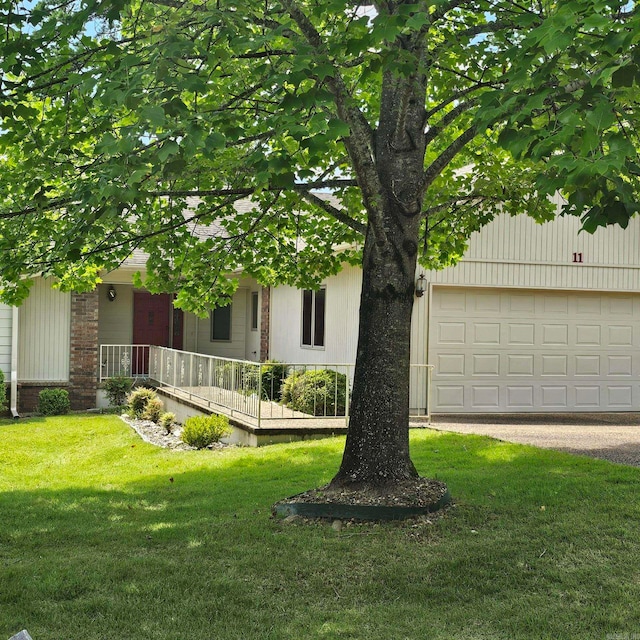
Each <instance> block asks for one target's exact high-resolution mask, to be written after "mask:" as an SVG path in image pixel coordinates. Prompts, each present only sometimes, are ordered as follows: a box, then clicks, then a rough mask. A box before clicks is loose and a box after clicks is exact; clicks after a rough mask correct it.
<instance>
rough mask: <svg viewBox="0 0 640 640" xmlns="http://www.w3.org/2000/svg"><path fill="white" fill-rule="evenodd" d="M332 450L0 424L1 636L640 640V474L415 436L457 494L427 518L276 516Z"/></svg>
mask: <svg viewBox="0 0 640 640" xmlns="http://www.w3.org/2000/svg"><path fill="white" fill-rule="evenodd" d="M558 428H562V427H558ZM342 445H343V439H341V438H335V439H328V440H320V441H314V442H306V443H295V444H290V445H275V446H271V447H264V448H261V449H230V450H227V451H222V452H211V451H204V452H196V451H194V452H171V451H166V450H161V449H157V448H155V447H153V446H151V445H148V444H146V443H144V442H142V441H141V440H140V439H139V438H137V436H135V434H134V433H133V432H132V431H131V430H130V429H129V427H127V426H126V425H124V424H123V423H122V422H121V421H120V420H119V419H118V418H117V417H114V416H73V417H60V418H48V419H33V420H22V421H20V422H17V423H9V422H3V423H0V639H4V638H9V637H10V636H11V635H12V634H14V633H17V632H18V631H19V630H20V629H22V628H27V629H28V630H29V632H30V633H31V635H32V636H33V638H34V640H50V639H51V640H53V639H55V640H72V639H75V638H78V639H80V638H81V639H82V640H93V639H97V638H101V639H105V640H121V639H122V640H138V639H140V640H150V639H153V640H155V639H164V640H181V639H189V640H192V639H193V640H200V639H213V638H216V639H217V638H220V639H225V640H226V639H235V638H238V639H240V638H242V639H253V638H273V639H275V638H281V639H287V640H289V639H295V640H298V639H300V640H303V639H307V638H311V639H314V638H318V639H331V638H362V639H365V640H377V639H380V640H391V639H399V640H400V639H407V638H409V639H414V638H415V639H420V640H422V639H426V638H441V639H458V638H460V639H462V638H469V639H471V638H487V639H491V640H493V639H496V638H498V639H499V638H504V639H508V640H513V639H516V638H523V639H527V640H531V639H539V638H553V639H554V640H555V639H563V638H567V639H569V638H570V639H572V640H573V639H583V638H598V639H600V640H605V639H606V636H607V634H612V637H615V636H614V635H613V634H625V635H627V636H628V637H629V638H631V637H636V636H635V635H634V634H640V535H639V533H638V529H639V524H640V496H639V493H638V488H639V487H640V469H636V468H631V467H624V466H617V465H612V464H609V463H606V462H601V461H597V460H591V459H587V458H580V457H574V456H570V455H567V454H561V453H555V452H549V451H542V450H537V449H534V448H531V447H524V446H520V445H511V444H505V443H501V442H497V441H494V440H490V439H488V438H481V437H471V436H460V435H454V434H444V433H438V432H431V431H428V430H424V431H416V432H413V433H412V446H413V457H414V460H415V462H416V464H417V466H418V469H419V470H420V472H421V473H422V474H423V475H428V476H431V477H437V478H439V479H441V480H444V481H446V482H447V483H448V485H449V488H450V490H451V492H452V494H453V495H454V497H455V499H456V502H457V506H456V507H455V508H453V509H451V510H450V511H449V512H448V513H447V515H446V517H444V518H442V519H440V520H438V521H437V522H436V523H435V524H433V525H426V524H418V525H413V526H412V525H407V524H402V525H399V524H394V523H390V524H384V525H374V524H367V525H358V526H353V527H345V528H343V529H342V531H340V532H337V531H334V530H333V529H332V528H331V526H330V525H328V524H308V525H302V524H294V525H288V524H284V523H283V522H282V521H279V520H273V519H271V518H270V508H271V505H272V504H273V503H274V502H275V501H277V500H278V499H279V498H282V497H285V496H288V495H292V494H294V493H297V492H299V491H302V490H304V489H308V488H311V487H315V486H318V485H320V484H322V483H325V482H327V481H328V480H329V479H330V478H331V476H332V474H333V473H334V472H335V470H336V469H337V466H338V463H339V459H340V453H341V449H342ZM172 479H173V481H171V480H172ZM619 637H621V636H619ZM639 637H640V636H639Z"/></svg>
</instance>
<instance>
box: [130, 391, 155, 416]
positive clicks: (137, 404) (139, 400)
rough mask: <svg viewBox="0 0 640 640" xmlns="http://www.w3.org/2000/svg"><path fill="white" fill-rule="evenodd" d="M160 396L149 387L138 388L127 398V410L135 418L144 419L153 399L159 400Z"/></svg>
mask: <svg viewBox="0 0 640 640" xmlns="http://www.w3.org/2000/svg"><path fill="white" fill-rule="evenodd" d="M157 397H158V394H157V393H156V392H155V391H154V390H153V389H149V388H148V387H138V388H137V389H134V390H133V391H132V392H131V393H130V394H129V396H128V397H127V408H128V410H129V413H130V414H131V415H132V416H133V417H134V418H142V415H143V414H144V412H145V410H146V409H147V404H148V403H149V400H151V399H152V398H157Z"/></svg>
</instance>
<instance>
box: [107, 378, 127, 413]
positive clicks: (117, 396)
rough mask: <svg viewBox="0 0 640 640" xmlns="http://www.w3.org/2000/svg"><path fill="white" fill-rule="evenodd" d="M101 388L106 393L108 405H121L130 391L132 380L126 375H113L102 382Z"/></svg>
mask: <svg viewBox="0 0 640 640" xmlns="http://www.w3.org/2000/svg"><path fill="white" fill-rule="evenodd" d="M102 388H103V389H104V391H105V393H106V394H107V400H108V401H109V406H110V407H122V406H123V405H124V404H125V403H126V401H127V396H128V395H129V394H130V393H131V389H132V388H133V380H132V379H131V378H127V377H126V376H113V377H112V378H107V379H106V380H105V381H104V382H103V383H102Z"/></svg>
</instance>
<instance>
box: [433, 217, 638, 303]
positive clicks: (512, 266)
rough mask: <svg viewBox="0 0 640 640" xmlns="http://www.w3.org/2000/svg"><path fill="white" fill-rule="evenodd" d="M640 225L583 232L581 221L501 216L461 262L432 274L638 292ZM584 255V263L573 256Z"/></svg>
mask: <svg viewBox="0 0 640 640" xmlns="http://www.w3.org/2000/svg"><path fill="white" fill-rule="evenodd" d="M639 238H640V221H639V220H636V219H633V220H631V222H630V224H629V228H628V229H621V228H619V227H606V228H602V229H598V231H596V233H595V234H593V235H591V234H588V233H580V220H579V219H578V218H574V217H564V218H557V219H556V220H554V221H552V222H547V223H545V224H541V225H540V224H536V223H535V222H534V221H533V220H532V219H531V218H529V217H527V216H517V217H515V218H512V217H510V216H507V215H503V216H499V217H498V218H496V219H495V220H494V221H493V222H492V223H491V224H489V225H487V226H486V227H485V228H483V229H482V230H481V231H480V232H478V233H475V234H473V236H472V237H471V239H470V242H469V249H468V251H467V253H466V254H465V257H464V259H463V261H462V262H461V263H460V264H459V265H457V266H456V267H452V268H450V269H445V270H444V271H439V272H432V273H430V274H429V279H430V280H431V281H432V282H438V283H442V284H477V285H485V286H507V287H523V286H524V287H557V288H561V289H593V288H599V289H607V290H611V289H613V290H616V291H629V290H637V289H639V288H640V242H639V241H638V240H639ZM574 253H576V254H582V260H583V262H582V263H578V264H576V263H574V262H573V254H574Z"/></svg>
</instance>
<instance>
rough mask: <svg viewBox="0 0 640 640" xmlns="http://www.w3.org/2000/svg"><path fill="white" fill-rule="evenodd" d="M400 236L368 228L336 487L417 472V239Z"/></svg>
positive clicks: (370, 484)
mask: <svg viewBox="0 0 640 640" xmlns="http://www.w3.org/2000/svg"><path fill="white" fill-rule="evenodd" d="M397 215H399V214H398V213H396V214H395V215H393V214H392V215H391V217H393V218H396V217H397ZM412 226H413V225H412ZM396 228H397V227H396ZM416 233H417V232H416ZM391 235H393V234H391ZM397 235H398V236H404V235H405V234H404V233H399V234H397ZM394 240H395V241H392V242H390V243H389V244H388V245H387V246H381V245H380V243H379V241H378V242H376V241H375V240H374V238H373V234H372V233H371V231H369V232H368V233H367V237H366V241H365V248H364V258H363V273H362V292H361V296H360V313H359V330H360V331H359V337H358V350H357V356H356V368H355V372H354V381H353V392H352V401H351V410H350V419H349V430H348V433H347V442H346V445H345V450H344V455H343V459H342V464H341V466H340V470H339V471H338V473H337V475H336V476H335V478H334V479H333V480H332V482H331V486H332V487H334V488H339V487H345V486H349V487H353V488H359V487H362V488H378V487H387V486H390V485H393V484H396V483H398V482H402V481H405V480H408V479H411V478H417V477H418V473H417V471H416V469H415V467H414V465H413V462H412V461H411V458H410V456H409V363H410V348H411V345H410V339H411V313H412V309H413V302H414V289H415V283H414V282H415V281H414V278H415V268H416V252H415V249H414V247H415V246H416V245H415V243H412V241H411V240H409V239H408V238H406V237H404V238H402V237H396V238H394Z"/></svg>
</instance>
